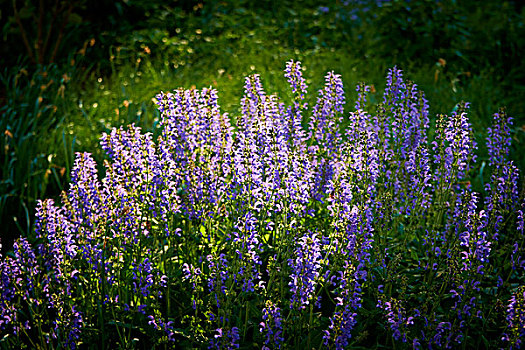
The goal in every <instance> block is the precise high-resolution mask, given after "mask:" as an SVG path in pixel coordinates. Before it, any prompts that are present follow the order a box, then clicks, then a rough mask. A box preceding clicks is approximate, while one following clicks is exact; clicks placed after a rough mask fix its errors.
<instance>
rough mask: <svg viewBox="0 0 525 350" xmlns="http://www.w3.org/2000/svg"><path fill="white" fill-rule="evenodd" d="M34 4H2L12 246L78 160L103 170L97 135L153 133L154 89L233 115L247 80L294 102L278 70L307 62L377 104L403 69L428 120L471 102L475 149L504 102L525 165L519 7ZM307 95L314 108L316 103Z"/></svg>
mask: <svg viewBox="0 0 525 350" xmlns="http://www.w3.org/2000/svg"><path fill="white" fill-rule="evenodd" d="M33 3H34V2H32V1H14V2H11V1H7V0H4V1H1V2H0V4H1V6H2V19H3V20H4V21H5V22H6V24H5V25H4V26H3V32H2V33H3V36H2V40H3V42H2V45H0V46H1V47H2V48H1V56H2V61H3V63H2V67H3V68H2V72H1V77H2V87H1V90H0V91H1V96H0V113H1V114H2V118H1V121H0V128H1V132H2V135H3V136H2V137H1V140H2V141H1V142H2V144H1V145H0V146H1V149H2V150H3V151H2V153H1V156H0V165H1V169H2V170H1V182H0V196H1V197H0V218H1V222H2V225H1V226H2V228H1V229H0V233H1V237H2V241H3V248H2V249H3V250H8V249H10V245H11V244H10V241H11V240H12V238H13V237H15V236H18V235H19V234H20V232H23V233H26V234H27V233H28V232H30V231H31V229H30V226H31V218H32V216H33V213H34V206H35V201H36V199H38V198H44V197H53V198H57V197H58V195H59V193H60V191H62V190H63V189H65V188H66V187H67V183H68V176H69V172H70V168H71V163H72V161H73V156H74V152H77V151H88V152H92V153H93V155H94V157H95V159H96V160H97V161H99V164H100V163H101V162H100V160H102V158H103V154H102V152H101V151H100V149H99V148H98V147H96V146H97V145H98V139H99V137H100V134H101V133H102V132H104V131H108V130H109V129H110V128H111V127H114V126H119V125H125V124H130V123H135V124H136V125H139V126H141V127H143V128H145V129H146V130H150V131H153V132H155V131H156V130H158V128H157V126H158V125H157V123H158V120H159V114H158V111H157V109H156V106H155V105H154V103H153V102H152V98H153V97H154V96H155V94H156V93H157V92H158V91H170V90H172V89H175V88H177V87H184V88H191V87H193V86H194V87H196V88H201V87H206V86H212V87H214V88H217V89H218V90H219V103H220V104H221V106H222V109H223V111H226V112H228V113H229V114H230V116H231V118H232V119H234V118H235V117H236V115H238V110H237V108H238V107H237V106H238V105H239V104H238V102H239V100H240V98H241V95H242V86H243V79H244V77H245V76H247V75H249V74H251V73H260V74H261V77H262V79H263V81H262V82H263V84H264V86H265V88H266V90H267V91H268V92H269V93H277V94H278V95H284V96H281V97H282V98H283V99H284V100H285V101H289V99H290V96H286V94H287V93H288V92H287V91H288V89H287V88H286V82H285V80H284V79H283V78H282V73H281V72H282V68H283V67H282V65H283V62H286V61H287V60H289V59H297V60H301V61H302V63H303V66H304V68H305V72H304V74H305V77H306V79H307V83H308V84H309V86H310V90H311V91H316V90H318V89H319V88H321V87H322V85H323V80H322V77H323V76H324V73H325V72H326V71H330V70H335V72H336V73H338V74H341V75H342V76H343V79H344V81H345V83H346V84H347V86H346V91H347V95H348V96H347V99H348V100H349V101H352V100H354V99H355V96H356V95H355V92H354V89H353V88H352V86H353V85H355V84H357V83H358V82H360V81H366V82H368V83H369V84H373V90H372V94H371V100H372V101H371V102H377V100H378V99H380V98H381V97H380V96H379V94H378V95H377V96H376V95H375V94H374V90H376V91H381V90H382V88H383V86H382V84H384V82H383V81H384V76H385V72H386V70H387V69H388V68H391V67H393V66H394V65H397V66H398V67H399V68H401V69H403V70H404V71H405V72H406V73H405V76H406V77H407V78H408V79H410V80H413V81H415V82H416V83H417V84H418V85H419V87H420V88H421V89H422V90H423V91H425V93H426V94H427V98H428V99H429V100H430V101H432V103H431V104H430V105H431V110H430V116H431V118H432V117H433V116H435V115H436V114H437V113H448V112H450V111H451V109H452V108H453V107H454V106H455V105H456V104H457V103H459V102H460V101H462V100H464V101H469V102H470V103H471V110H470V113H469V116H470V118H471V122H472V124H473V127H474V130H475V136H476V139H478V141H481V140H483V138H484V137H485V135H486V134H485V133H486V131H485V130H486V128H487V127H488V126H490V124H491V120H492V114H493V113H494V112H495V111H497V109H498V107H500V106H507V113H508V115H510V116H512V117H513V118H514V120H515V123H514V129H513V130H511V132H512V135H513V139H514V140H513V148H512V150H511V158H512V159H514V160H515V162H516V163H517V165H518V167H519V168H521V169H523V165H524V164H525V157H524V155H523V152H519V150H521V149H523V140H524V139H523V135H524V129H523V125H524V115H525V98H524V95H525V94H524V93H525V85H524V83H523V81H525V69H523V68H524V67H523V60H522V59H521V58H522V54H523V52H524V51H523V45H524V40H525V39H523V38H525V26H524V21H523V14H524V12H525V8H524V7H522V6H520V5H519V4H518V3H517V2H513V1H503V2H501V1H485V2H483V5H481V6H480V5H479V3H478V2H476V1H467V2H462V3H461V4H459V3H456V2H455V1H451V0H446V1H428V0H418V1H412V2H411V3H410V5H408V3H405V2H402V1H338V2H336V3H335V4H334V5H330V6H329V7H327V8H324V7H322V6H321V5H320V4H319V3H317V2H316V1H308V2H307V3H303V2H301V3H300V4H298V3H296V2H294V1H284V2H276V1H270V0H268V1H257V2H255V1H235V2H224V1H207V2H205V3H197V2H191V1H184V2H175V3H174V4H172V5H170V4H167V3H166V2H163V1H133V0H127V1H124V0H122V1H115V2H89V1H76V2H64V4H67V6H66V5H64V6H66V7H64V8H62V7H61V6H62V3H60V2H57V4H58V5H57V7H55V5H56V4H55V3H54V2H49V1H42V2H40V3H38V4H33ZM13 4H15V5H16V10H17V13H18V15H17V14H16V13H15V11H14V7H13ZM40 4H42V6H43V7H42V8H43V9H44V10H45V11H44V12H41V10H40ZM70 5H71V7H69V6H70ZM323 6H324V5H323ZM41 13H44V15H43V16H42V17H41V16H40V14H41ZM100 13H105V14H106V15H105V16H100ZM17 17H18V18H17ZM102 17H104V18H102ZM51 24H53V25H52V26H50V25H51ZM62 26H63V27H62ZM21 28H23V31H25V33H26V37H27V38H29V39H28V40H30V38H36V39H35V42H34V43H32V42H29V47H30V48H33V49H32V53H31V54H29V53H28V52H29V50H28V49H27V47H26V46H24V45H21V43H22V38H23V35H22V32H23V31H22V29H21ZM48 33H49V39H47V41H48V42H49V44H48V45H47V47H48V48H47V51H46V52H43V51H42V49H40V51H39V50H37V48H35V47H38V45H37V46H35V44H36V40H38V38H43V39H46V38H47V36H48ZM55 47H56V50H55ZM40 48H41V47H40ZM39 52H43V53H39ZM53 53H55V54H54V55H53ZM39 57H41V58H39ZM33 60H34V61H36V62H39V64H36V65H35V64H34V63H33ZM309 98H310V100H309V101H308V102H309V104H310V105H313V103H314V102H315V94H309ZM374 99H375V100H374ZM347 107H348V106H347ZM431 125H432V123H431ZM478 143H479V144H480V145H483V144H484V143H483V142H478ZM482 147H483V146H482ZM481 151H482V157H481V159H479V161H478V163H477V164H478V167H479V168H480V170H482V164H483V159H484V156H483V154H486V151H485V150H483V149H481ZM484 152H485V153H484ZM478 183H481V181H478ZM478 190H479V188H478Z"/></svg>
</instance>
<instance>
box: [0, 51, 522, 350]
mask: <svg viewBox="0 0 525 350" xmlns="http://www.w3.org/2000/svg"><path fill="white" fill-rule="evenodd" d="M285 77H286V79H288V81H289V83H290V86H291V90H292V93H293V96H294V99H293V101H292V103H291V104H290V105H286V104H284V103H283V102H282V101H281V100H280V99H279V98H278V97H277V96H275V95H268V94H266V93H265V91H264V89H263V87H262V85H261V81H260V78H259V76H258V75H252V76H250V77H248V78H246V82H245V94H244V97H243V98H242V100H241V114H240V115H239V116H238V117H237V119H236V124H235V125H232V124H231V123H230V119H229V117H228V116H227V115H225V114H223V113H221V111H220V108H219V105H218V103H217V92H216V91H215V90H213V89H202V90H195V89H193V90H182V89H179V90H175V91H173V92H171V93H161V94H159V95H158V96H157V104H158V108H159V110H160V112H161V114H162V118H163V119H162V126H161V127H162V133H161V135H160V137H159V138H158V140H156V141H154V140H153V139H152V136H151V134H144V133H142V132H141V130H140V129H139V128H137V127H135V126H133V125H131V126H129V127H127V128H120V129H114V130H113V131H112V132H111V133H110V134H105V135H103V136H102V139H101V145H102V148H103V149H104V150H105V151H106V152H107V155H108V160H107V161H106V162H105V163H104V174H105V175H104V177H103V178H102V179H100V178H99V176H98V174H97V164H95V162H94V161H93V159H92V158H91V156H90V155H89V154H86V153H84V154H78V155H77V158H76V162H75V167H74V169H73V172H72V176H71V178H72V182H71V185H70V188H69V190H68V192H67V193H64V194H63V198H62V204H60V205H57V204H55V203H54V202H53V201H52V200H45V201H42V202H40V203H39V206H38V210H37V224H36V230H35V236H34V237H30V238H27V237H21V238H20V239H18V240H17V241H16V243H15V244H14V247H13V252H12V254H11V253H10V254H8V255H7V256H5V257H3V258H2V260H0V261H1V262H0V291H1V299H0V337H1V338H0V345H2V346H4V347H6V348H8V347H16V346H22V345H27V346H30V347H34V348H36V347H42V348H54V347H62V346H64V347H71V348H78V347H81V348H82V347H90V346H94V344H97V347H98V346H99V345H98V344H101V346H102V348H128V347H140V348H142V347H144V348H150V347H154V346H156V345H159V344H162V343H165V344H167V345H168V346H170V345H172V346H178V347H182V348H185V347H188V348H189V347H194V348H217V349H233V348H240V347H242V348H245V347H246V348H248V347H249V348H252V347H254V346H255V347H257V348H265V349H279V348H308V349H309V348H317V349H319V348H333V349H343V348H348V347H350V346H352V345H362V346H366V347H376V346H378V345H385V346H391V345H392V344H393V343H396V345H397V346H401V345H404V346H406V347H413V348H416V349H417V348H456V347H458V346H463V345H465V346H467V347H474V346H477V347H479V346H485V347H510V348H518V347H520V345H521V344H522V341H523V339H524V329H525V311H524V310H525V294H524V291H525V290H524V288H525V287H524V286H525V281H524V267H525V261H524V260H523V254H524V249H525V248H524V246H523V242H524V240H523V227H524V223H523V222H524V216H523V212H524V210H525V202H524V200H523V196H522V195H521V196H520V195H519V193H518V184H519V179H520V176H519V172H518V169H517V168H516V167H515V166H514V165H513V163H512V162H511V161H509V160H508V159H507V156H508V152H509V146H510V141H511V137H510V129H509V126H510V125H511V119H510V118H509V117H507V116H506V114H505V111H504V110H503V109H502V110H500V111H499V112H498V113H496V114H495V115H494V125H493V127H492V128H491V129H490V130H489V137H488V139H487V147H488V150H489V158H490V159H488V164H487V168H490V170H491V171H492V175H491V178H490V182H488V183H487V184H486V186H485V190H484V192H483V193H476V192H475V191H473V189H472V186H471V185H470V182H469V178H470V177H469V176H470V175H469V174H470V173H471V172H472V171H473V169H474V164H475V161H476V155H475V153H474V152H475V150H476V147H477V146H476V143H475V141H474V138H473V131H472V128H471V126H470V123H469V120H468V114H467V112H468V104H466V103H463V104H460V105H458V106H457V108H456V109H455V110H454V112H453V113H452V114H451V115H449V116H447V115H439V116H438V117H437V120H436V123H435V129H433V133H432V137H430V132H429V131H430V120H429V116H428V104H427V100H426V99H425V97H424V95H423V93H422V92H421V91H418V89H417V87H416V85H415V84H414V83H411V82H408V81H404V79H403V76H402V72H401V71H400V70H399V69H397V68H393V69H391V70H390V71H389V74H388V76H387V88H386V90H385V92H384V98H383V101H382V102H381V103H379V104H377V105H372V104H370V103H369V102H368V101H367V94H368V92H369V87H368V86H366V85H364V84H360V85H358V86H357V91H358V96H359V97H358V100H357V101H356V103H355V110H354V111H353V112H351V113H350V114H349V115H348V116H345V115H344V105H345V98H344V90H343V82H342V80H341V77H340V76H339V75H336V74H334V73H333V72H332V73H328V74H327V75H326V84H325V87H324V89H322V90H321V91H319V97H318V99H317V103H316V104H315V106H313V108H312V109H311V113H309V108H308V106H307V105H306V103H305V95H306V93H307V91H306V90H307V86H306V83H305V79H304V78H303V77H302V71H301V65H300V63H299V62H294V61H290V62H288V64H287V66H286V70H285ZM307 123H309V124H308V125H309V126H308V127H304V125H306V124H307ZM342 125H345V127H344V128H343V127H342ZM253 344H255V345H253Z"/></svg>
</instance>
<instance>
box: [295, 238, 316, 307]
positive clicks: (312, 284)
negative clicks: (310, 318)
mask: <svg viewBox="0 0 525 350" xmlns="http://www.w3.org/2000/svg"><path fill="white" fill-rule="evenodd" d="M321 248H322V247H321V242H320V239H319V237H318V236H317V234H316V233H313V232H310V233H309V234H306V235H304V236H303V237H301V238H300V239H299V240H298V241H297V245H296V248H295V259H290V260H289V262H288V263H289V265H290V267H291V268H292V272H291V274H290V278H291V281H290V282H289V283H288V285H289V286H290V290H291V292H292V298H291V300H290V308H291V309H294V308H296V309H304V308H305V307H306V306H307V305H309V304H310V302H312V299H313V297H314V295H315V291H316V285H317V279H318V278H319V275H320V271H321V261H322V256H321Z"/></svg>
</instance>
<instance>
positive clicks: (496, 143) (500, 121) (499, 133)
mask: <svg viewBox="0 0 525 350" xmlns="http://www.w3.org/2000/svg"><path fill="white" fill-rule="evenodd" d="M511 126H512V118H511V117H508V116H507V113H506V110H505V108H501V109H500V110H499V111H498V112H497V113H494V122H493V124H492V128H488V136H487V149H488V152H489V165H491V166H495V167H500V166H501V165H503V164H504V162H505V161H506V160H507V157H508V155H509V148H510V142H511V137H510V127H511Z"/></svg>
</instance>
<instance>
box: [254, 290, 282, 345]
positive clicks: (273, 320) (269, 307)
mask: <svg viewBox="0 0 525 350" xmlns="http://www.w3.org/2000/svg"><path fill="white" fill-rule="evenodd" d="M262 319H263V321H262V322H261V323H260V324H259V332H260V333H264V345H263V349H280V348H281V344H282V343H283V342H284V338H283V336H282V332H283V326H282V322H283V319H282V317H281V309H280V308H279V307H278V306H277V305H275V304H274V303H272V302H271V301H270V300H267V301H266V304H265V307H264V308H263V310H262Z"/></svg>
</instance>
